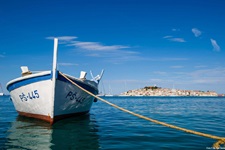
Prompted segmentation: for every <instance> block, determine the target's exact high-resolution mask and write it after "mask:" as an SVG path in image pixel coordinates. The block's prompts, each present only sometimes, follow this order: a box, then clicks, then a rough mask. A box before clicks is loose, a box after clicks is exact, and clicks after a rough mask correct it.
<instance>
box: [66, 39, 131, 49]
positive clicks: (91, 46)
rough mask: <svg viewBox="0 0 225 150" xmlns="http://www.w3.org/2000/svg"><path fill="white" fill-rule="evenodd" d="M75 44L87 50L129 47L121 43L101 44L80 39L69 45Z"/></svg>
mask: <svg viewBox="0 0 225 150" xmlns="http://www.w3.org/2000/svg"><path fill="white" fill-rule="evenodd" d="M72 45H74V46H76V47H78V48H81V49H84V50H89V51H113V50H119V49H124V48H129V47H128V46H123V45H110V46H107V45H103V44H101V43H99V42H80V41H74V42H73V44H70V46H72Z"/></svg>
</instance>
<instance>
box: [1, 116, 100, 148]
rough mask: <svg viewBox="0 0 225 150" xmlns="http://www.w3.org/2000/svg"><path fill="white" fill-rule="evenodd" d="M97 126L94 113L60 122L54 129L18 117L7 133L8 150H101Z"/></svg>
mask: <svg viewBox="0 0 225 150" xmlns="http://www.w3.org/2000/svg"><path fill="white" fill-rule="evenodd" d="M98 141H99V136H98V125H97V122H96V121H95V116H94V115H93V114H86V115H83V116H79V117H73V118H68V119H65V120H61V121H59V122H57V123H55V124H54V125H53V126H51V125H50V124H49V123H46V122H44V121H41V120H36V119H32V118H27V117H22V116H18V117H17V119H16V121H15V122H13V123H12V126H11V128H10V129H9V130H8V136H7V142H6V143H5V148H6V149H12V148H16V149H94V150H95V149H99V148H100V145H99V143H98Z"/></svg>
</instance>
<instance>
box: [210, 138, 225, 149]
mask: <svg viewBox="0 0 225 150" xmlns="http://www.w3.org/2000/svg"><path fill="white" fill-rule="evenodd" d="M222 144H223V146H225V138H221V139H219V140H218V141H217V142H216V143H214V144H213V147H214V148H215V149H220V145H222Z"/></svg>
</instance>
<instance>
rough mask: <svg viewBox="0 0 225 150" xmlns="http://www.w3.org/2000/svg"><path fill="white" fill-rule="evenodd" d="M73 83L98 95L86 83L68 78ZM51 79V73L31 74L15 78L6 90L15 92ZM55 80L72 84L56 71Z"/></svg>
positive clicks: (94, 89) (95, 90) (96, 91)
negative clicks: (23, 87)
mask: <svg viewBox="0 0 225 150" xmlns="http://www.w3.org/2000/svg"><path fill="white" fill-rule="evenodd" d="M68 77H69V76H68ZM69 78H70V79H71V80H72V81H73V82H75V83H76V84H78V85H79V86H81V87H83V88H84V89H86V90H88V91H90V92H91V93H93V94H98V89H96V88H94V87H92V86H91V85H89V84H87V83H83V82H81V81H79V80H77V79H75V78H71V77H69ZM51 79H52V71H51V72H50V71H49V72H48V73H45V74H38V73H37V74H32V75H29V76H25V77H20V78H17V79H15V80H12V81H10V82H9V83H8V84H7V87H6V88H7V90H8V91H9V92H11V91H12V90H15V89H17V88H19V87H22V86H26V85H28V84H32V83H35V82H40V81H45V80H51ZM56 79H57V80H60V81H63V82H66V83H69V84H72V83H70V81H68V80H67V79H66V78H64V77H63V76H62V75H60V74H59V73H58V71H56Z"/></svg>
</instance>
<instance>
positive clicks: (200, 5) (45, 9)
mask: <svg viewBox="0 0 225 150" xmlns="http://www.w3.org/2000/svg"><path fill="white" fill-rule="evenodd" d="M224 14H225V1H223V0H207V1H201V0H198V1H196V0H182V1H180V0H170V1H166V0H157V1H153V0H107V1H106V0H95V1H94V0H82V1H81V0H79V1H78V0H64V1H62V0H48V1H46V0H38V1H30V0H21V1H17V0H2V1H0V15H1V17H0V70H1V71H0V83H1V84H2V85H3V87H4V90H5V91H4V92H6V89H5V84H6V83H7V82H8V81H10V80H11V79H14V78H16V77H18V76H20V75H21V70H20V66H23V65H27V66H28V67H29V69H30V70H31V71H36V70H50V69H51V68H52V55H53V40H52V38H53V37H58V38H59V43H60V44H59V48H58V68H59V69H60V70H61V71H62V72H65V73H68V74H71V75H74V76H79V73H80V71H81V70H83V71H86V72H88V76H87V77H90V75H89V71H90V70H92V72H93V74H95V75H96V74H98V73H100V72H101V69H105V74H104V77H103V80H102V83H101V84H100V90H101V91H104V92H105V93H111V94H119V93H121V92H124V91H126V90H129V89H137V88H141V87H144V86H150V85H157V86H160V87H164V88H173V87H174V88H176V89H186V90H188V89H193V90H203V91H207V90H212V91H216V92H218V93H225V59H224V58H225V15H224Z"/></svg>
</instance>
